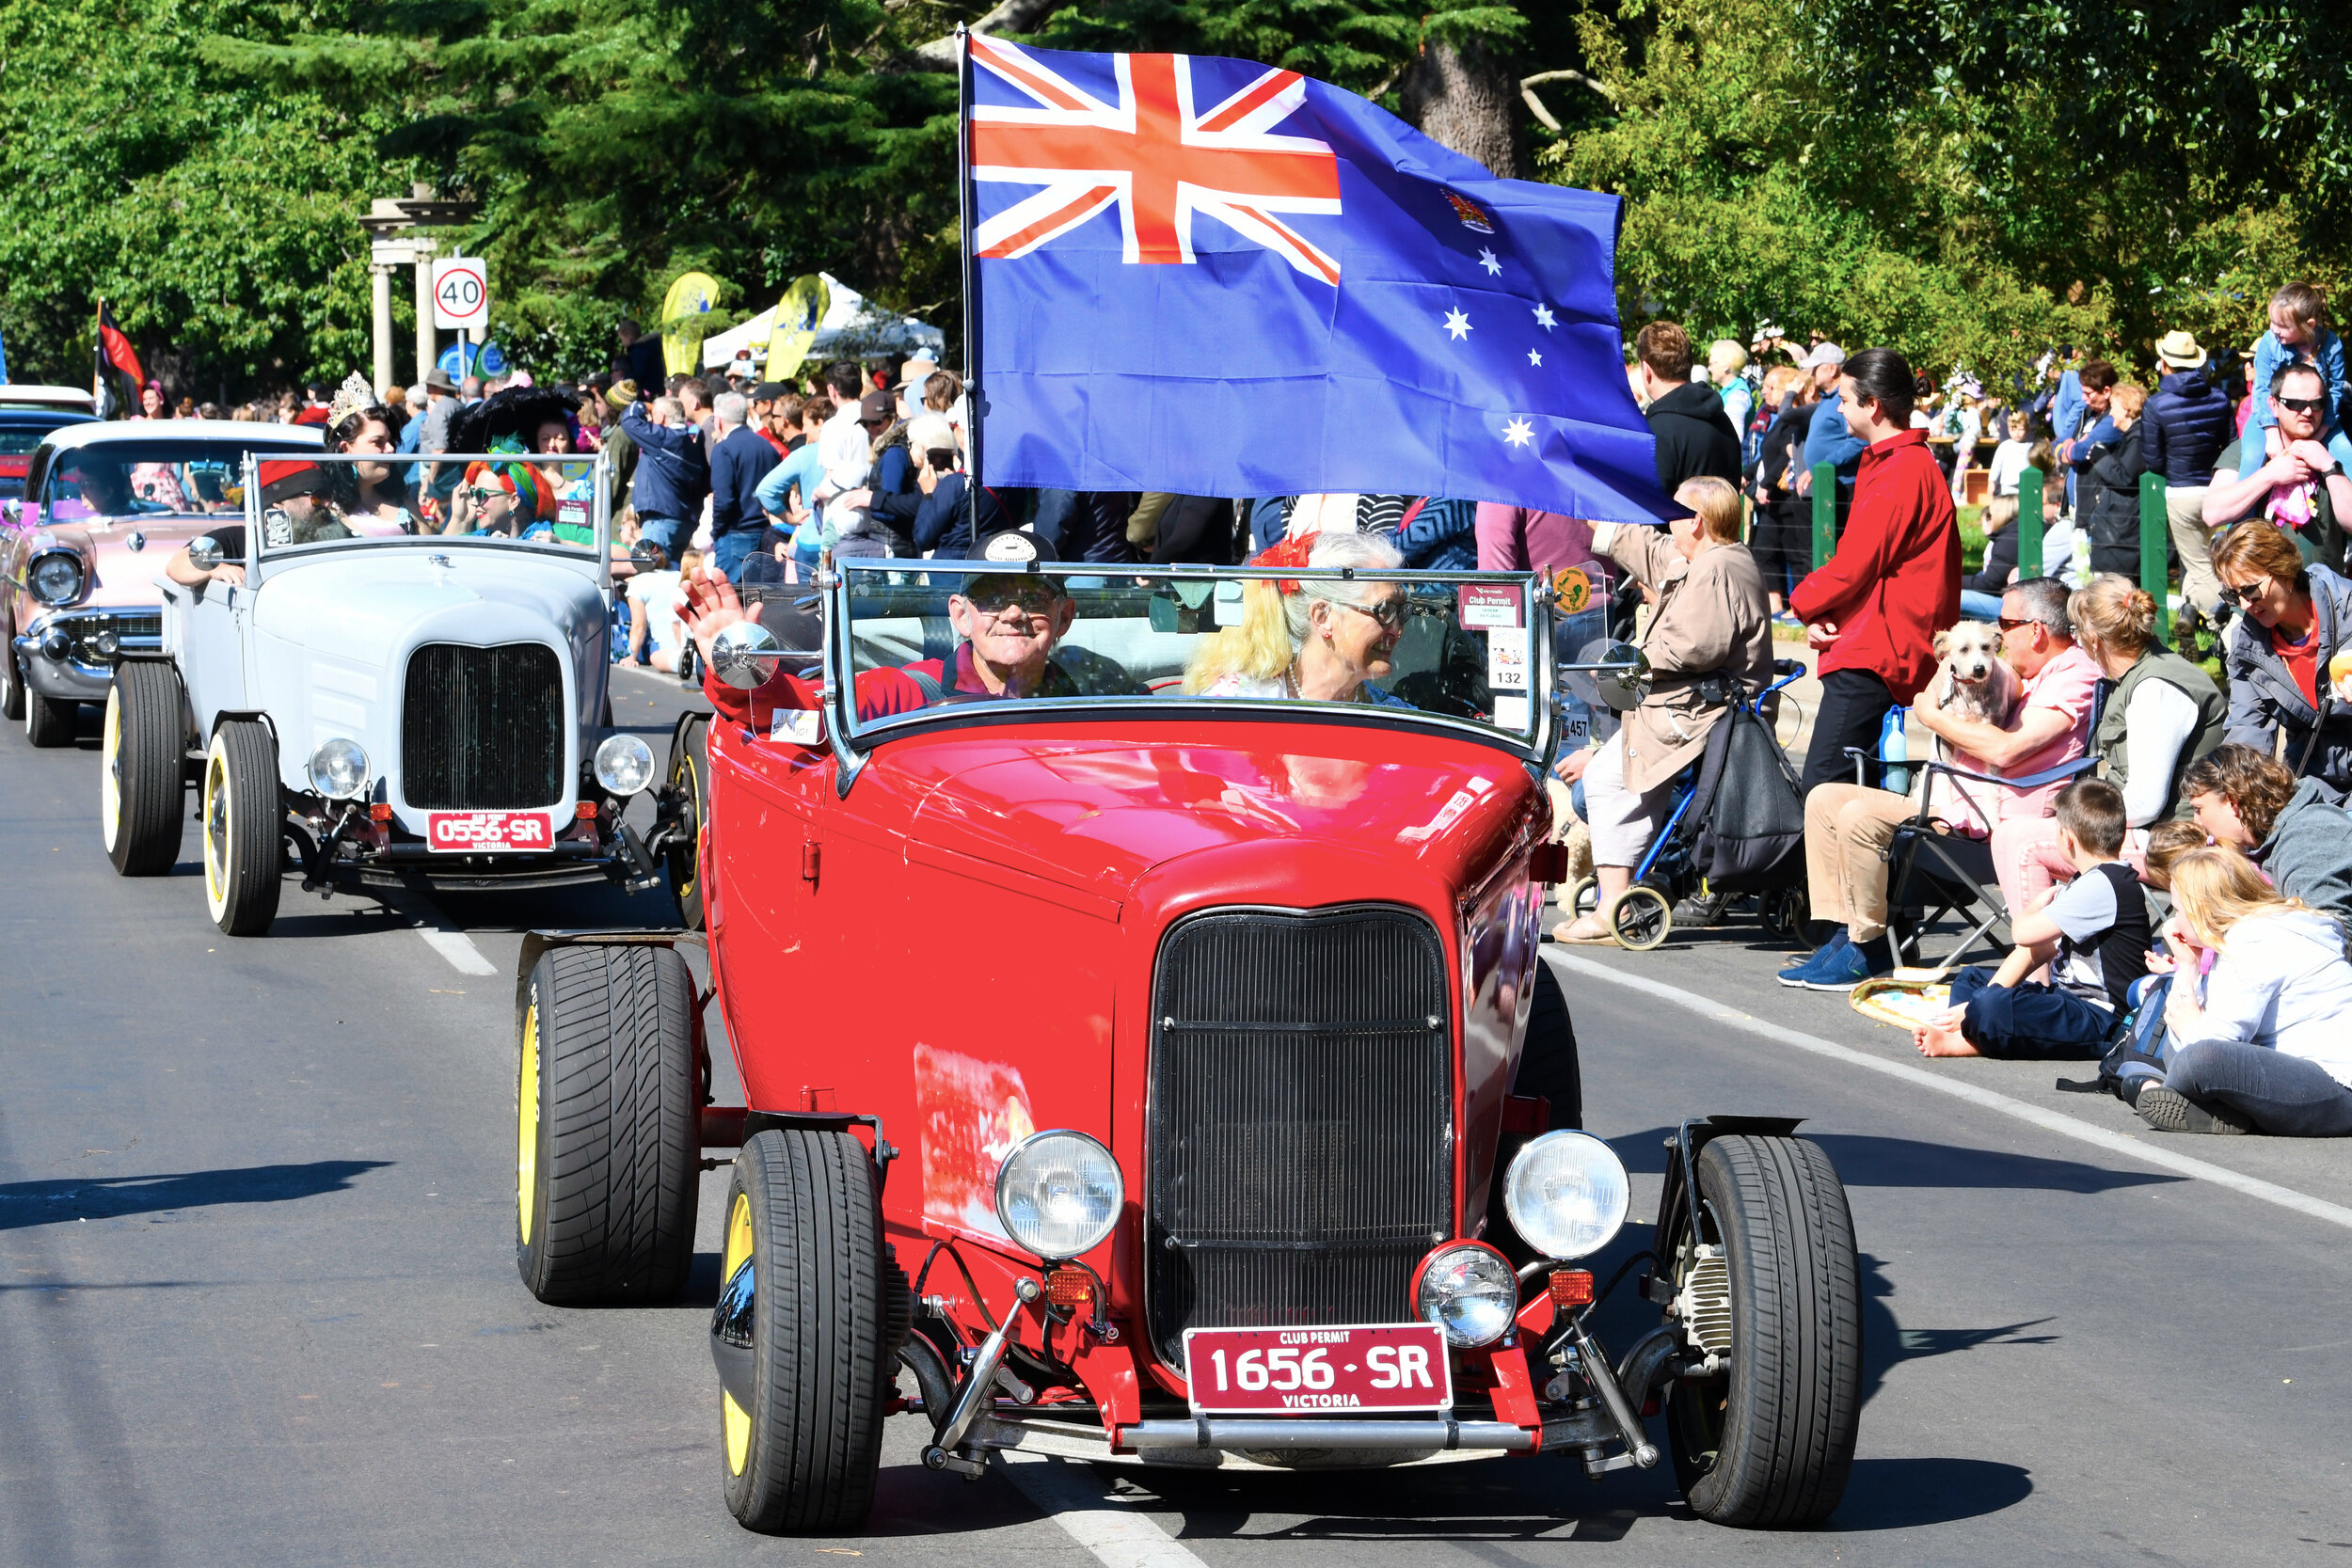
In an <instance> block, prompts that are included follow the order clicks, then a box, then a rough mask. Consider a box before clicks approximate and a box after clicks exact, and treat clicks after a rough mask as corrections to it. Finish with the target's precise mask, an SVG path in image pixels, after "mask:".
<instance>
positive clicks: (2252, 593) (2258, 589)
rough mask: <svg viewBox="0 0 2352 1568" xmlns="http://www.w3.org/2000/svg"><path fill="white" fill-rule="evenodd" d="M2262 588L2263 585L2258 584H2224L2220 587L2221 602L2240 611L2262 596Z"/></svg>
mask: <svg viewBox="0 0 2352 1568" xmlns="http://www.w3.org/2000/svg"><path fill="white" fill-rule="evenodd" d="M2263 587H2264V585H2263V584H2262V583H2259V582H2249V583H2229V582H2225V583H2223V584H2222V585H2221V602H2222V603H2223V604H2226V605H2236V606H2237V607H2239V608H2240V609H2244V608H2245V607H2246V606H2248V605H2249V604H2252V603H2253V602H2254V601H2255V600H2256V599H2259V598H2261V597H2262V596H2263Z"/></svg>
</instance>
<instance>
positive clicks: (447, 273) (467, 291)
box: [433, 256, 490, 331]
mask: <svg viewBox="0 0 2352 1568" xmlns="http://www.w3.org/2000/svg"><path fill="white" fill-rule="evenodd" d="M433 324H434V325H436V326H439V327H443V328H456V329H460V330H468V329H470V330H476V331H478V330H480V329H481V328H483V327H485V326H487V325H490V272H489V263H488V262H486V261H483V259H482V258H481V257H479V256H446V257H443V258H441V259H440V260H438V261H435V262H434V263H433Z"/></svg>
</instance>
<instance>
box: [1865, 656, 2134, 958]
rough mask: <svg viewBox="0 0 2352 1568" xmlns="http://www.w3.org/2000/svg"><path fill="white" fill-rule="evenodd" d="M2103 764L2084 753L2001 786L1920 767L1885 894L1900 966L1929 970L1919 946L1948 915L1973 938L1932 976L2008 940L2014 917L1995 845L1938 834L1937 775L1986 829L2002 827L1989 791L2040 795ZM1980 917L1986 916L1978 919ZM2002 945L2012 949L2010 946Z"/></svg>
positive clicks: (1952, 766)
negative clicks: (1997, 931)
mask: <svg viewBox="0 0 2352 1568" xmlns="http://www.w3.org/2000/svg"><path fill="white" fill-rule="evenodd" d="M2106 700H2107V683H2106V682H2105V681H2102V682H2100V683H2099V685H2098V687H2097V689H2095V690H2094V691H2093V693H2092V695H2091V699H2090V718H2089V721H2088V727H2087V728H2086V729H2085V730H2084V735H2085V736H2086V738H2087V737H2088V736H2092V735H2096V734H2097V733H2098V731H2099V717H2100V714H2101V713H2102V712H2103V711H2104V710H2105V709H2106ZM2098 765H2099V759H2098V758H2097V757H2096V756H2093V755H2090V754H2089V753H2088V752H2086V753H2085V754H2084V755H2082V756H2079V757H2076V758H2075V759H2074V761H2072V762H2065V763H2060V764H2059V765H2058V766H2057V767H2056V768H2043V769H2042V771H2040V772H2038V773H2027V774H2023V775H2021V776H2019V777H2017V778H2013V779H2004V778H1999V777H1996V776H1994V775H1993V774H1990V773H1976V772H1971V771H1970V770H1969V769H1967V768H1962V767H1960V766H1959V765H1958V764H1956V763H1951V762H1935V761H1929V762H1925V763H1921V764H1918V765H1916V766H1917V767H1918V768H1920V769H1921V771H1922V773H1923V774H1924V775H1925V778H1926V784H1925V785H1924V787H1922V788H1921V789H1920V791H1919V811H1918V815H1917V816H1914V817H1913V818H1912V819H1911V820H1910V821H1909V822H1906V823H1904V824H1903V825H1902V826H1901V827H1899V828H1897V829H1896V830H1895V836H1894V838H1893V840H1892V841H1890V842H1889V843H1888V845H1887V847H1886V864H1887V888H1886V905H1887V909H1888V910H1889V911H1891V913H1892V915H1893V918H1891V919H1890V920H1889V922H1888V925H1889V927H1890V928H1891V931H1892V934H1893V939H1894V945H1895V957H1896V961H1897V962H1898V963H1899V962H1901V961H1902V959H1903V958H1904V957H1905V956H1906V955H1908V956H1909V958H1910V959H1911V961H1912V962H1913V963H1914V964H1915V965H1916V966H1918V967H1920V968H1926V967H1928V960H1927V955H1926V954H1925V953H1924V952H1922V951H1921V948H1920V942H1921V941H1922V939H1923V938H1924V937H1925V936H1926V934H1927V929H1928V927H1931V926H1932V925H1934V924H1935V923H1936V922H1937V921H1939V920H1942V919H1943V918H1945V917H1946V916H1947V915H1957V916H1959V917H1961V918H1962V919H1964V920H1973V921H1975V922H1976V924H1975V925H1974V926H1972V927H1970V928H1969V930H1968V933H1967V934H1966V935H1965V936H1963V937H1962V938H1961V939H1960V941H1959V942H1957V943H1956V944H1954V946H1953V948H1952V950H1951V952H1950V953H1949V954H1947V956H1946V957H1945V959H1944V961H1943V962H1942V963H1940V964H1937V965H1935V966H1934V973H1935V974H1937V975H1939V976H1940V975H1942V974H1945V973H1947V971H1949V970H1950V969H1951V968H1952V967H1953V966H1954V965H1956V964H1958V963H1959V962H1960V958H1961V955H1963V954H1964V953H1966V952H1967V951H1968V949H1969V948H1971V947H1973V946H1975V945H1976V944H1977V942H1979V941H1980V940H1982V939H1983V937H1984V936H1985V935H1986V934H1987V933H1989V932H1990V931H1991V930H1992V929H1993V927H1995V926H1999V927H2002V928H2003V929H2002V935H2003V937H2004V938H2007V937H2008V935H2009V933H2008V925H2009V911H2008V909H2007V908H2006V907H2005V906H2004V905H2003V904H2002V902H2001V880H2000V878H1999V877H1998V876H1997V875H1995V874H1994V864H1993V845H1992V841H1991V840H1990V839H1982V838H1967V837H1964V836H1963V835H1962V834H1959V833H1947V832H1937V831H1936V826H1935V821H1934V818H1933V817H1931V816H1930V815H1929V805H1930V802H1931V801H1932V800H1934V799H1935V779H1936V776H1937V775H1938V774H1941V775H1943V776H1944V777H1946V778H1948V779H1950V780H1952V781H1953V787H1954V788H1955V789H1957V790H1959V791H1960V794H1961V796H1962V798H1963V800H1967V801H1968V803H1969V804H1970V805H1971V806H1973V807H1975V808H1976V810H1977V815H1978V816H1980V817H1982V818H1983V819H1984V820H1985V821H1987V822H1994V821H1997V820H1999V816H1998V813H1997V812H1996V811H1995V810H1994V809H1992V807H1993V805H1994V803H1995V802H1996V801H1997V799H1998V798H1997V796H1994V795H1992V794H1991V793H1990V790H1991V789H1992V788H2000V789H2039V788H2041V787H2042V785H2044V784H2057V783H2058V782H2059V781H2060V780H2065V779H2074V778H2077V777H2079V776H2081V775H2082V774H2084V773H2088V772H2089V771H2090V770H2091V769H2092V768H2096V767H2098ZM1963 780H1964V781H1969V782H1972V783H1975V784H1979V785H1983V786H1988V795H1987V799H1986V800H1978V799H1977V797H1976V796H1975V795H1972V794H1970V793H1969V789H1968V784H1967V783H1963V782H1962V781H1963ZM1915 908H1916V909H1918V910H1919V911H1921V914H1920V916H1919V918H1917V919H1915V920H1911V919H1905V918H1903V917H1902V913H1901V911H1907V910H1911V909H1915ZM1979 911H1981V914H1980V915H1979ZM2003 944H2004V945H2008V944H2009V943H2008V942H2006V941H2005V942H2004V943H2003Z"/></svg>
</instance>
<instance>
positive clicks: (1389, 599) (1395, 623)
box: [1184, 533, 1411, 707]
mask: <svg viewBox="0 0 2352 1568" xmlns="http://www.w3.org/2000/svg"><path fill="white" fill-rule="evenodd" d="M1402 560H1403V558H1402V557H1401V556H1399V555H1398V554H1397V551H1396V546H1393V545H1391V544H1390V543H1389V542H1388V541H1387V540H1385V539H1382V538H1379V537H1378V536H1376V535H1374V534H1369V533H1308V534H1301V535H1299V536H1298V537H1297V538H1295V539H1286V540H1284V541H1283V542H1282V543H1280V544H1279V545H1277V546H1274V547H1273V548H1271V549H1268V550H1264V551H1262V552H1261V553H1260V554H1258V555H1257V556H1256V557H1254V558H1253V559H1252V560H1251V561H1250V562H1249V563H1250V564H1251V565H1252V566H1278V567H1279V566H1288V567H1292V568H1299V567H1306V568H1311V569H1312V570H1315V571H1331V570H1337V569H1338V568H1340V567H1343V566H1352V567H1355V568H1356V569H1358V570H1359V571H1394V570H1396V569H1397V568H1398V566H1399V565H1400V564H1401V562H1402ZM1405 615H1406V608H1405V585H1404V584H1403V583H1398V582H1351V581H1347V580H1344V579H1341V578H1298V579H1295V580H1289V579H1282V578H1259V579H1257V580H1254V581H1252V582H1249V583H1248V584H1246V585H1244V587H1243V589H1242V618H1241V624H1240V625H1238V626H1227V627H1225V628H1223V629H1222V630H1220V631H1219V632H1218V633H1217V634H1216V636H1215V637H1213V638H1210V639H1208V640H1207V641H1204V642H1202V643H1201V645H1200V650H1199V651H1198V652H1197V653H1195V654H1194V655H1193V659H1192V666H1191V668H1190V669H1188V670H1186V671H1185V672H1184V689H1185V691H1187V692H1190V693H1193V694H1195V695H1199V696H1204V697H1303V698H1306V699H1307V700H1309V701H1311V702H1319V703H1371V704H1375V705H1381V706H1386V707H1410V706H1411V704H1409V703H1407V702H1406V701H1405V700H1404V699H1403V698H1401V697H1396V696H1392V695H1391V694H1390V693H1388V692H1386V691H1383V690H1381V689H1380V688H1378V687H1376V686H1375V685H1373V684H1372V683H1373V682H1374V681H1375V680H1378V679H1379V678H1381V677H1382V676H1384V675H1386V674H1388V673H1390V672H1391V669H1392V668H1393V666H1392V665H1391V662H1390V661H1391V656H1393V655H1394V654H1395V652H1396V642H1397V639H1398V638H1399V637H1400V636H1402V635H1403V634H1404V630H1405Z"/></svg>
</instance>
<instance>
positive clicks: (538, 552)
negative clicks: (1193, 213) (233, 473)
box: [245, 451, 612, 589]
mask: <svg viewBox="0 0 2352 1568" xmlns="http://www.w3.org/2000/svg"><path fill="white" fill-rule="evenodd" d="M275 455H276V454H275V453H273V454H272V456H273V457H274V456H275ZM387 455H389V456H390V457H391V459H392V460H393V461H394V462H396V463H402V464H407V465H410V466H421V465H422V464H425V463H433V464H441V463H457V464H466V463H525V464H529V465H531V466H532V467H552V468H562V467H566V466H569V465H573V464H580V463H585V464H587V465H589V475H590V479H591V482H592V483H591V486H590V499H589V503H588V505H589V522H590V525H591V527H593V528H594V530H595V531H596V538H595V541H594V542H593V543H592V544H590V545H588V546H584V547H583V546H579V545H567V544H563V543H560V542H557V541H540V540H527V539H509V538H500V537H492V538H476V537H475V536H473V535H472V534H469V533H404V534H375V535H370V534H357V533H356V534H353V535H352V536H351V537H350V538H347V539H321V540H316V541H313V542H312V543H310V544H308V545H278V546H271V545H270V544H269V543H268V541H267V539H266V537H265V535H264V532H263V529H262V483H261V459H260V458H259V457H257V456H253V455H250V454H248V455H247V457H246V476H245V530H246V534H245V537H246V557H247V559H246V571H247V573H248V574H250V575H251V577H252V580H253V582H254V585H255V586H256V587H257V588H258V587H259V586H260V584H261V583H262V580H263V579H264V578H266V577H267V576H268V575H269V573H270V572H271V571H273V570H279V571H282V570H285V569H287V568H290V567H293V566H295V565H299V564H301V563H303V562H308V561H314V560H321V559H333V558H340V557H342V556H344V555H346V554H348V553H350V552H351V551H353V550H357V549H367V550H383V549H389V550H401V549H417V548H420V547H421V548H423V549H426V550H434V551H445V550H449V549H452V548H464V549H495V550H497V551H499V552H500V553H501V555H514V554H517V553H520V554H526V555H531V556H536V557H541V558H544V559H547V560H550V561H559V562H563V563H564V565H566V566H570V567H572V568H574V569H575V570H585V569H587V568H589V567H590V566H591V565H593V566H594V568H595V571H594V575H595V577H596V583H597V586H598V587H600V588H605V589H610V588H611V587H612V454H611V453H610V452H606V451H594V452H584V451H570V452H515V451H495V452H462V451H457V452H430V453H409V452H395V453H390V454H386V453H380V452H348V451H311V452H306V453H304V454H303V460H304V461H306V462H314V463H316V464H317V465H318V466H319V467H357V466H358V465H359V464H361V463H380V462H383V461H384V460H385V458H386V456H387Z"/></svg>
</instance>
